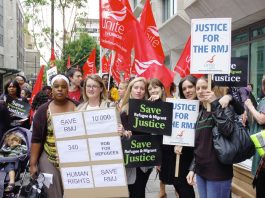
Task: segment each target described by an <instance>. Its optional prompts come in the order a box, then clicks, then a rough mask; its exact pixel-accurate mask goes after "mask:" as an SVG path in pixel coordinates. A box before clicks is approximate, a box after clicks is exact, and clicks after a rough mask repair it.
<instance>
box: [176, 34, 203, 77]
mask: <svg viewBox="0 0 265 198" xmlns="http://www.w3.org/2000/svg"><path fill="white" fill-rule="evenodd" d="M190 45H191V37H190V36H189V38H188V41H187V43H186V45H185V47H184V49H183V51H182V54H181V56H180V58H179V60H178V62H177V64H176V66H175V68H174V71H175V72H178V73H179V75H180V77H181V78H184V77H185V76H187V75H190ZM192 75H193V76H195V77H197V78H200V77H201V76H203V74H192Z"/></svg>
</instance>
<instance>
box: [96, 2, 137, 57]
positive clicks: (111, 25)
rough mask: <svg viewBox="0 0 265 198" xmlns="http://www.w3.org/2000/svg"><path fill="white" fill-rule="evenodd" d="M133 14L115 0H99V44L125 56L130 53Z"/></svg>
mask: <svg viewBox="0 0 265 198" xmlns="http://www.w3.org/2000/svg"><path fill="white" fill-rule="evenodd" d="M133 20H134V16H133V15H132V14H130V11H129V10H128V8H127V7H126V6H125V5H124V4H123V3H122V2H120V1H117V0H100V45H101V46H102V47H104V48H107V49H110V50H115V51H116V52H119V53H121V54H124V55H125V56H128V55H129V54H131V49H132V44H133V41H132V39H131V35H132V28H131V23H132V21H133Z"/></svg>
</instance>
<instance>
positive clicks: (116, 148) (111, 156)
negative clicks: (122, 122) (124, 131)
mask: <svg viewBox="0 0 265 198" xmlns="http://www.w3.org/2000/svg"><path fill="white" fill-rule="evenodd" d="M88 144H89V148H90V154H91V159H92V160H94V161H98V160H115V159H122V148H121V140H120V137H118V136H117V137H104V138H89V139H88Z"/></svg>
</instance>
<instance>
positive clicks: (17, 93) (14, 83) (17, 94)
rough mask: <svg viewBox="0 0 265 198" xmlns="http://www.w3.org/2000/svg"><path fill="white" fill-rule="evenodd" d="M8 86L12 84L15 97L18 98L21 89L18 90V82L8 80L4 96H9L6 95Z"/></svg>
mask: <svg viewBox="0 0 265 198" xmlns="http://www.w3.org/2000/svg"><path fill="white" fill-rule="evenodd" d="M10 84H13V86H14V87H15V88H16V96H17V97H18V98H20V92H21V88H20V86H19V84H18V82H17V81H16V80H10V81H8V82H7V83H6V85H5V95H9V94H8V87H9V85H10Z"/></svg>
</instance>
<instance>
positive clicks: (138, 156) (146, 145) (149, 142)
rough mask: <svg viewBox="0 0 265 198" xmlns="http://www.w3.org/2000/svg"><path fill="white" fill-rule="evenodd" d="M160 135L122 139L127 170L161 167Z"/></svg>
mask: <svg viewBox="0 0 265 198" xmlns="http://www.w3.org/2000/svg"><path fill="white" fill-rule="evenodd" d="M161 144H162V136H160V135H133V136H131V137H130V138H129V139H128V138H123V139H122V148H123V154H124V163H125V166H126V167H127V168H132V167H147V166H156V165H161V157H162V156H161V149H160V148H161Z"/></svg>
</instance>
